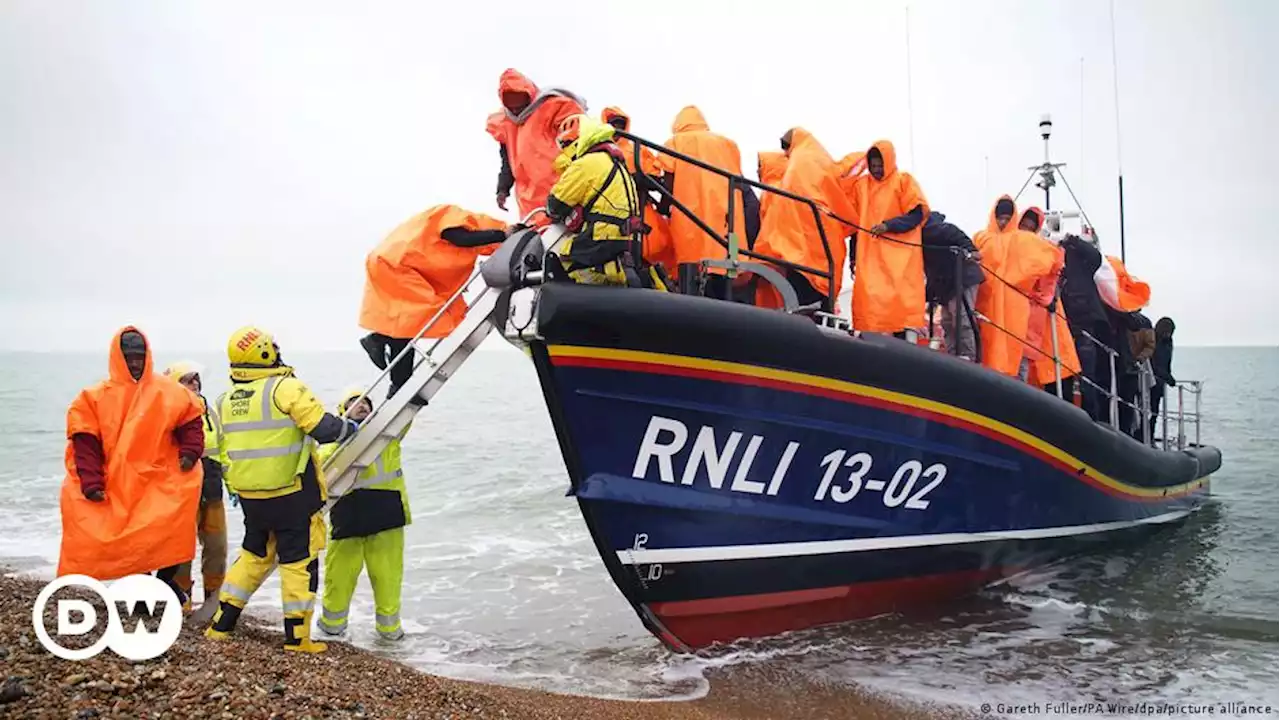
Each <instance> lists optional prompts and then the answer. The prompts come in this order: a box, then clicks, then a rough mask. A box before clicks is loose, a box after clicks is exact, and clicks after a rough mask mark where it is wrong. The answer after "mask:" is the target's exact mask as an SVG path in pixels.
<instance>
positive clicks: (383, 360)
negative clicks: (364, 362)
mask: <svg viewBox="0 0 1280 720" xmlns="http://www.w3.org/2000/svg"><path fill="white" fill-rule="evenodd" d="M360 347H362V348H364V351H365V352H366V353H368V354H369V359H370V360H372V361H373V364H374V365H376V366H377V367H378V369H379V370H386V369H387V345H386V343H385V342H383V341H382V338H381V337H379V336H378V334H377V333H369V334H368V335H365V336H364V337H362V338H360Z"/></svg>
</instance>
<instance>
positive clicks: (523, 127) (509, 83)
mask: <svg viewBox="0 0 1280 720" xmlns="http://www.w3.org/2000/svg"><path fill="white" fill-rule="evenodd" d="M498 99H499V100H501V101H502V110H499V111H498V112H496V113H493V114H492V115H490V116H489V120H488V122H487V123H486V126H485V129H486V130H488V132H489V134H490V135H492V136H493V139H494V140H497V141H498V147H499V153H500V155H501V157H502V169H501V170H500V171H499V173H498V195H497V201H498V207H499V208H501V209H503V210H506V209H507V198H509V197H510V196H511V188H512V186H514V187H515V190H516V201H517V203H518V205H519V208H520V217H522V218H523V217H525V216H526V215H528V214H529V213H530V212H532V211H533V210H534V209H535V208H539V207H542V202H543V201H544V200H546V199H547V193H549V192H551V186H552V185H554V184H555V182H556V172H555V169H554V167H553V165H554V163H555V159H556V155H559V154H560V148H559V147H557V146H556V132H557V128H559V127H560V122H561V121H562V120H564V119H565V118H567V117H569V116H570V115H577V114H578V113H581V112H585V111H586V107H587V102H586V101H585V100H583V99H582V98H580V97H578V96H577V95H574V94H573V93H571V92H569V91H568V90H562V89H560V88H552V89H550V90H545V91H539V90H538V86H537V85H534V84H533V81H532V80H530V79H529V78H527V77H525V76H524V75H522V74H520V72H518V71H516V70H514V69H511V68H507V70H506V71H504V72H503V73H502V77H501V78H500V79H499V80H498Z"/></svg>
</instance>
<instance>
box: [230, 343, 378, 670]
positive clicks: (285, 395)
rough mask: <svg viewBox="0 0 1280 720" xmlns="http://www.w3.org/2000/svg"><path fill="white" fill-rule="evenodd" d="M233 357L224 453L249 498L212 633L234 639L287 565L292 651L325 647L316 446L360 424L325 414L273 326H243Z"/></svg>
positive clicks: (234, 483)
mask: <svg viewBox="0 0 1280 720" xmlns="http://www.w3.org/2000/svg"><path fill="white" fill-rule="evenodd" d="M227 359H228V360H229V361H230V363H231V389H230V390H228V391H227V392H225V393H223V394H222V396H221V397H220V398H218V416H219V417H220V418H221V419H222V443H221V445H220V447H219V450H220V453H221V455H222V456H223V457H225V458H226V460H227V462H228V463H229V465H228V467H227V470H226V476H225V478H226V483H227V487H228V488H230V490H231V492H233V493H236V494H237V495H239V496H240V507H241V510H242V511H243V512H244V543H243V544H242V546H241V548H240V556H239V557H237V558H236V561H235V563H234V564H233V565H232V566H231V569H230V571H228V573H227V577H226V580H225V582H224V583H223V586H222V594H221V596H220V597H219V598H218V600H219V603H218V611H217V614H216V615H214V617H213V625H211V626H210V627H209V629H208V630H206V631H205V635H206V636H207V637H209V638H212V639H215V640H221V639H225V638H226V637H227V635H228V634H229V633H230V632H231V631H232V630H234V629H235V626H236V621H237V620H239V619H240V612H241V611H242V610H243V609H244V606H245V605H246V604H248V602H249V598H250V596H252V595H253V593H254V592H255V591H256V590H257V589H258V588H259V587H260V586H261V585H262V582H263V581H264V580H266V579H267V576H268V575H270V574H271V571H272V569H274V568H275V566H276V565H277V564H278V565H279V566H280V595H281V601H282V609H283V611H284V649H285V650H293V651H296V652H311V653H316V652H323V651H324V649H325V645H324V643H318V642H313V641H312V640H311V616H312V611H313V610H314V608H315V602H316V588H318V587H319V584H320V551H321V550H322V549H323V548H324V541H325V528H324V518H323V515H322V508H323V507H324V501H325V496H326V492H325V485H324V478H323V477H322V476H321V474H320V463H319V461H318V460H317V458H316V453H315V450H314V448H315V444H316V443H321V444H323V443H330V442H340V441H342V440H343V439H345V438H347V437H348V436H350V435H351V434H352V433H354V432H355V431H356V430H357V427H358V426H357V425H356V423H354V422H352V421H350V420H344V419H342V418H338V417H335V416H333V415H330V414H329V413H327V412H325V411H324V407H323V406H322V405H321V404H320V401H319V400H316V397H315V395H313V394H312V392H311V390H310V389H309V388H308V387H307V386H306V385H305V384H303V382H302V381H301V380H299V379H298V378H296V377H294V376H293V368H291V367H289V366H288V365H285V364H284V361H283V360H282V359H281V357H280V348H279V346H277V345H276V343H275V340H274V339H273V338H272V336H271V334H270V333H268V332H267V331H265V330H262V329H261V328H256V327H244V328H240V329H239V330H237V331H236V332H235V333H234V334H232V336H231V340H230V341H229V342H228V343H227Z"/></svg>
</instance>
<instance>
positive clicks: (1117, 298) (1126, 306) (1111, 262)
mask: <svg viewBox="0 0 1280 720" xmlns="http://www.w3.org/2000/svg"><path fill="white" fill-rule="evenodd" d="M1093 282H1094V284H1095V285H1097V287H1098V295H1099V296H1100V297H1101V298H1102V302H1104V303H1106V304H1107V305H1108V306H1110V307H1111V308H1112V309H1113V310H1119V311H1120V312H1137V311H1138V310H1141V309H1142V308H1144V307H1146V306H1147V303H1149V302H1151V286H1150V285H1148V284H1146V283H1145V282H1143V281H1141V280H1139V279H1138V278H1136V277H1134V276H1132V275H1130V274H1129V271H1128V269H1126V268H1125V266H1124V263H1123V262H1120V258H1117V257H1113V256H1111V255H1107V256H1106V257H1104V258H1103V262H1102V265H1101V266H1100V267H1099V268H1098V271H1097V272H1095V273H1094V274H1093Z"/></svg>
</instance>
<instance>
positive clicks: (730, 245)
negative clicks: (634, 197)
mask: <svg viewBox="0 0 1280 720" xmlns="http://www.w3.org/2000/svg"><path fill="white" fill-rule="evenodd" d="M614 135H615V136H617V137H621V138H626V139H627V140H630V141H631V144H632V152H633V154H634V158H633V159H634V163H635V165H634V167H635V168H636V174H638V175H643V176H644V177H645V178H646V179H647V180H648V183H647V187H646V188H642V189H641V193H642V194H644V195H648V193H647V192H646V191H647V190H648V189H653V190H656V191H657V192H658V194H659V195H661V196H662V197H663V199H664V200H666V201H667V202H669V203H670V204H671V206H672V207H674V208H676V209H677V210H679V211H680V212H681V213H683V214H684V215H685V217H687V218H689V220H691V221H692V222H693V223H694V225H697V226H698V229H700V230H702V232H704V233H706V234H707V235H708V236H710V237H711V239H713V240H715V241H716V243H717V244H719V245H720V246H721V247H723V248H724V249H725V251H726V256H725V257H726V258H727V259H728V261H729V262H730V263H731V264H734V263H736V261H737V257H736V256H737V255H745V256H746V257H749V258H754V259H756V260H761V261H764V262H767V263H769V264H772V265H777V266H778V267H784V268H789V269H791V270H795V271H796V272H798V273H803V274H806V275H813V276H816V277H821V278H825V279H826V281H827V293H826V296H827V299H826V303H825V308H824V309H825V310H826V311H827V312H835V310H836V285H837V283H836V273H838V272H843V270H844V268H836V267H835V257H834V256H833V255H832V253H831V242H830V240H828V238H827V233H826V229H825V228H824V227H823V224H822V216H823V215H826V216H828V217H830V218H832V219H834V220H837V221H839V222H842V223H844V224H846V225H849V226H850V227H852V228H853V229H855V230H860V229H861V228H858V227H857V226H856V225H854V224H852V223H849V222H848V221H845V220H843V219H841V218H838V217H836V216H835V215H834V214H832V213H831V212H830V211H828V210H827V209H826V208H820V207H819V205H818V203H817V202H816V201H815V200H814V199H813V198H809V197H805V196H803V195H797V194H795V193H792V192H788V191H786V190H783V189H782V188H777V187H773V186H772V185H766V184H764V183H762V182H757V181H755V180H752V179H751V178H748V177H746V176H744V175H738V174H735V173H732V172H729V171H728V170H725V169H723V168H719V167H716V166H715V165H712V164H710V163H707V162H704V161H702V160H699V159H697V158H695V157H690V156H689V155H686V154H684V153H682V152H678V151H676V150H672V149H671V148H669V147H666V146H665V145H659V144H658V143H655V142H653V141H650V140H646V139H644V138H642V137H640V136H638V135H633V134H631V133H629V132H626V131H623V130H615V131H614ZM642 147H644V148H648V149H650V150H652V151H654V152H656V153H658V154H661V155H667V156H670V157H673V158H675V159H676V160H679V161H681V162H686V163H688V164H690V165H693V166H694V167H697V168H700V169H702V170H705V171H707V172H709V173H712V174H714V175H718V176H720V177H722V178H724V179H726V180H727V181H728V183H729V194H728V198H729V202H728V216H727V217H726V228H725V237H721V236H720V234H719V233H718V232H716V231H715V230H714V229H712V228H711V226H709V225H707V223H706V222H704V221H703V220H702V218H700V217H698V216H697V214H695V213H694V212H693V211H692V210H690V209H689V208H688V207H687V206H686V205H685V204H684V203H682V202H681V201H680V200H678V199H677V198H676V197H675V196H674V195H673V194H672V192H671V191H670V190H668V189H667V188H666V186H664V185H663V184H662V182H661V180H659V179H658V178H656V177H654V176H652V175H649V174H647V173H645V172H644V170H643V167H644V165H643V163H642V161H641V148H642ZM750 188H759V189H760V190H763V191H765V192H768V193H773V194H774V195H779V196H781V197H784V198H787V199H789V200H793V201H795V202H799V203H802V204H804V205H805V206H807V207H808V208H809V210H810V211H811V212H812V213H813V220H814V224H815V225H816V226H817V228H818V237H819V238H821V239H822V249H823V252H824V253H825V255H826V260H827V269H826V270H821V269H818V268H815V267H810V266H808V265H802V264H800V263H795V262H791V261H789V260H784V259H782V258H779V257H773V256H771V255H765V254H763V253H757V252H755V250H754V249H753V248H752V245H753V244H752V243H750V242H749V240H750V239H749V238H748V247H747V248H746V249H743V248H741V247H738V246H737V243H736V242H732V241H731V240H732V239H733V237H734V206H735V204H736V203H735V202H734V198H735V195H734V193H735V191H736V190H739V189H741V190H742V191H743V192H750ZM743 224H744V225H745V224H746V218H743ZM743 235H744V237H745V233H744V234H743ZM841 242H843V238H842V239H841ZM708 259H712V258H708ZM673 270H678V269H676V268H673Z"/></svg>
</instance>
